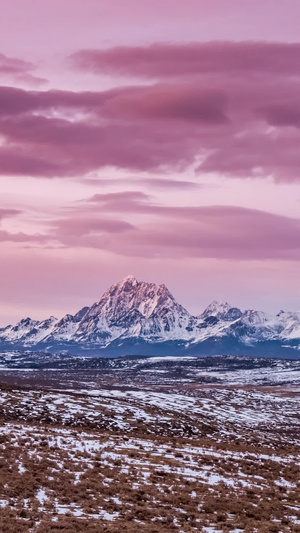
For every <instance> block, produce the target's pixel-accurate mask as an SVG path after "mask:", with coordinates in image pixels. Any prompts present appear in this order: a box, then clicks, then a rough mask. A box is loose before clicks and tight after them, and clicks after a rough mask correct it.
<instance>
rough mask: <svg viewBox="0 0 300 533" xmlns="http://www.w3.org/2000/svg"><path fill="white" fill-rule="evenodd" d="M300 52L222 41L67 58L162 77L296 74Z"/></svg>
mask: <svg viewBox="0 0 300 533" xmlns="http://www.w3.org/2000/svg"><path fill="white" fill-rule="evenodd" d="M299 55H300V44H299V43H270V42H253V41H252V42H251V41H249V42H245V41H242V42H228V41H227V42H226V41H225V42H206V43H205V42H195V43H183V44H178V43H172V44H168V43H157V44H151V45H149V46H118V47H115V48H109V49H103V50H95V49H93V50H81V51H79V52H76V53H75V54H73V55H72V56H71V58H70V59H71V63H72V65H73V66H74V67H75V68H79V69H81V70H83V71H92V72H95V73H98V74H103V73H109V74H117V75H125V76H127V77H128V75H130V76H138V77H142V78H155V79H157V78H158V79H161V78H169V77H180V78H182V76H199V75H201V74H207V73H218V74H219V73H225V74H229V75H232V74H241V73H247V72H248V73H249V72H258V73H266V72H267V73H268V74H269V75H270V74H284V75H287V74H298V75H299V74H300V66H299Z"/></svg>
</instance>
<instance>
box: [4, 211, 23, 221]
mask: <svg viewBox="0 0 300 533" xmlns="http://www.w3.org/2000/svg"><path fill="white" fill-rule="evenodd" d="M20 213H21V211H20V210H19V209H4V208H0V221H1V220H3V219H4V218H9V217H15V216H17V215H19V214H20Z"/></svg>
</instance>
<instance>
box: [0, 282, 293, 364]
mask: <svg viewBox="0 0 300 533" xmlns="http://www.w3.org/2000/svg"><path fill="white" fill-rule="evenodd" d="M0 347H1V348H5V349H11V348H14V349H15V348H18V349H20V348H24V349H28V348H30V349H34V350H44V351H52V352H58V351H63V352H69V353H73V354H77V353H79V354H80V353H85V354H86V353H88V354H91V355H92V354H93V355H95V354H98V355H102V354H103V355H109V356H113V355H120V354H135V353H136V354H152V353H153V354H168V353H172V354H183V353H185V354H199V355H200V354H202V355H203V354H206V353H207V354H212V353H218V354H226V353H239V354H245V355H247V354H253V355H264V354H266V355H269V356H270V355H282V356H289V354H290V355H291V357H293V356H294V357H295V356H297V353H298V354H299V357H300V313H289V312H284V311H280V313H278V314H277V315H276V316H271V315H267V314H265V313H263V312H261V311H254V310H247V311H245V312H242V311H241V310H240V309H238V308H237V307H232V306H231V305H230V304H228V303H227V302H217V301H213V302H212V303H211V304H210V305H209V306H208V307H207V308H206V309H205V311H203V313H202V314H200V315H199V316H192V315H191V314H190V313H189V312H188V311H187V310H186V309H184V307H182V306H181V305H180V304H179V303H178V302H176V300H175V298H174V297H173V296H172V294H171V293H170V292H169V291H168V289H167V288H166V286H165V285H158V286H157V285H155V284H154V283H146V282H143V281H138V280H137V279H136V278H134V277H133V276H128V277H127V278H125V279H123V280H122V281H121V282H119V283H116V284H114V285H112V286H111V287H110V288H109V289H108V291H107V292H105V294H104V295H103V296H102V298H101V299H100V300H99V301H98V302H96V303H94V304H93V305H92V306H91V307H84V308H83V309H81V310H80V311H78V313H76V314H75V315H70V314H67V315H65V316H64V317H63V318H61V319H57V318H55V317H52V316H51V317H50V318H49V319H47V320H43V321H38V320H32V319H31V318H25V319H23V320H21V321H20V322H19V323H18V324H16V325H14V326H12V325H10V326H7V327H6V328H2V329H0ZM298 350H299V352H298Z"/></svg>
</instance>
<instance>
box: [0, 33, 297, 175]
mask: <svg viewBox="0 0 300 533" xmlns="http://www.w3.org/2000/svg"><path fill="white" fill-rule="evenodd" d="M299 46H300V45H296V44H295V45H294V44H284V43H253V42H252V43H251V42H249V43H229V42H227V43H194V44H182V45H175V44H174V45H170V44H161V45H160V44H159V45H153V46H149V47H135V48H134V49H132V48H122V49H121V50H120V49H117V50H116V49H113V50H110V51H109V50H108V51H99V54H100V56H101V58H102V55H103V54H104V55H103V57H105V58H106V59H105V61H108V60H109V61H112V59H109V58H111V57H113V58H115V59H114V61H113V64H115V63H117V64H118V62H117V58H118V57H119V54H120V57H121V59H122V58H123V56H124V54H125V55H126V54H127V55H126V57H127V56H128V61H127V62H126V61H125V62H124V63H122V61H121V59H120V64H121V63H122V64H124V65H125V66H126V65H127V66H126V68H128V69H129V67H130V58H134V57H135V55H137V61H136V62H135V61H134V68H136V69H147V68H150V67H151V68H150V70H151V69H152V70H153V69H154V70H155V72H157V74H158V75H159V76H160V78H161V79H160V80H159V83H154V84H152V85H149V84H147V83H145V85H135V86H127V87H115V88H113V89H110V90H106V91H99V92H95V91H94V92H92V91H82V92H72V91H62V90H61V91H58V90H51V91H25V90H21V89H15V88H12V87H2V88H1V87H0V133H1V135H2V138H3V143H2V147H1V151H0V172H1V173H2V174H3V175H5V174H9V175H11V174H14V173H15V174H18V175H21V174H24V175H32V176H41V177H53V176H54V177H75V176H76V177H78V176H81V177H84V176H87V175H88V174H90V173H93V172H97V171H98V170H99V169H101V168H105V167H115V168H121V169H126V170H133V171H143V172H152V173H153V172H160V173H164V174H169V173H170V172H172V171H176V172H178V171H185V170H186V169H187V168H188V167H190V166H191V165H193V166H195V167H197V171H198V173H199V174H201V173H203V174H205V175H208V174H210V173H219V174H222V175H224V176H229V177H238V178H245V177H249V178H251V177H255V178H257V177H261V178H263V177H270V176H271V177H273V178H274V179H275V180H277V181H282V182H289V181H293V180H294V181H296V180H299V179H300V174H299V171H298V169H299V149H298V146H299V142H300V131H299V123H300V119H299V116H300V114H299V104H298V98H299V97H298V95H299V92H300V68H299V65H298V62H297V60H296V59H297V57H298V55H297V54H298V49H299ZM101 54H102V55H101ZM132 54H133V55H132ZM145 54H146V55H145ZM76 57H77V56H76ZM97 57H98V55H97ZM144 57H146V59H145V62H144V60H143V58H144ZM107 58H108V59H107ZM140 58H142V59H140ZM172 58H173V59H172ZM101 61H102V59H101ZM168 65H169V67H168ZM197 65H198V66H199V65H200V67H199V68H200V74H201V75H200V76H198V74H199V72H198V71H197V68H198V67H197ZM168 68H169V70H168ZM170 69H171V70H170ZM176 69H177V70H176ZM152 70H151V72H152ZM175 71H176V72H177V74H178V76H177V77H176V76H175V74H176V72H175ZM128 72H129V71H128ZM142 72H144V70H141V73H142ZM160 72H161V75H160ZM197 72H198V74H197V75H195V74H196V73H197ZM170 73H172V76H171V74H170ZM131 74H134V73H131ZM167 77H168V79H167V80H166V78H167ZM183 77H184V82H182V81H181V80H182V79H183ZM166 81H167V82H166ZM270 126H272V128H270ZM199 161H201V163H199ZM179 181H180V180H179ZM181 181H183V180H181Z"/></svg>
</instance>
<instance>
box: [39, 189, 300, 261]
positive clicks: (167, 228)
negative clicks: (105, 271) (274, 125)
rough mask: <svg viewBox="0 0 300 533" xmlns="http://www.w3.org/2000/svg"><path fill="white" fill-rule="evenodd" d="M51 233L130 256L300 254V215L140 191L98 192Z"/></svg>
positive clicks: (67, 243)
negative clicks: (158, 198) (164, 201)
mask: <svg viewBox="0 0 300 533" xmlns="http://www.w3.org/2000/svg"><path fill="white" fill-rule="evenodd" d="M103 217H109V219H108V218H103ZM111 217H113V218H111ZM120 217H121V218H122V220H120ZM127 217H129V218H130V220H132V219H136V220H139V222H136V223H135V225H134V226H133V225H132V224H130V223H129V222H127V223H126V218H127ZM137 217H138V218H137ZM111 234H113V238H112V236H111ZM49 235H51V239H52V240H57V241H58V242H59V243H60V244H61V245H64V246H71V247H74V248H94V249H98V250H105V251H109V252H113V253H115V254H117V255H121V256H127V257H145V258H159V257H161V258H176V259H184V258H187V257H198V258H222V259H237V260H262V259H276V260H283V259H284V260H287V259H288V260H299V259H300V219H296V218H291V217H285V216H281V215H276V214H273V213H268V212H266V211H262V210H256V209H249V208H243V207H237V206H219V205H216V206H201V207H198V206H170V205H161V204H157V203H155V202H153V200H152V199H151V197H149V196H148V195H146V194H145V193H141V192H139V191H127V192H123V193H109V194H97V195H94V196H92V197H91V198H89V199H88V200H87V201H86V202H83V203H82V204H81V205H77V206H75V207H73V209H70V211H69V214H68V216H66V218H65V219H62V220H60V221H58V222H57V223H55V224H54V225H53V228H52V230H51V232H50V233H49Z"/></svg>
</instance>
